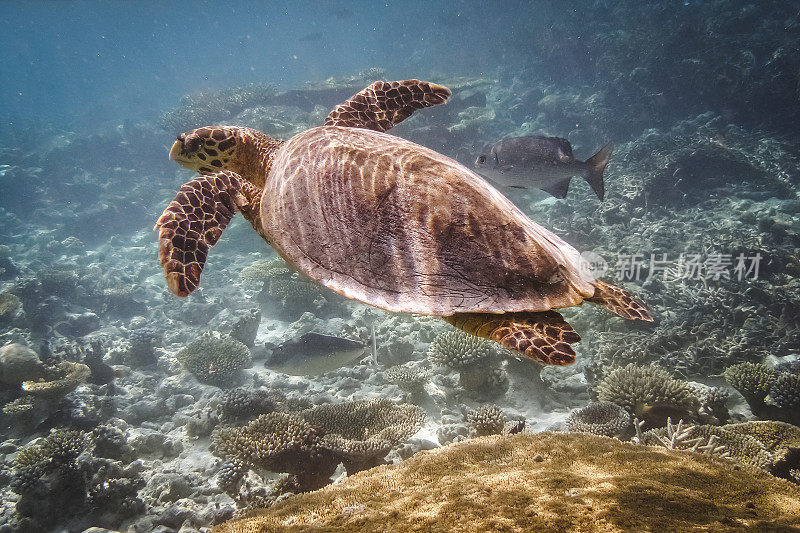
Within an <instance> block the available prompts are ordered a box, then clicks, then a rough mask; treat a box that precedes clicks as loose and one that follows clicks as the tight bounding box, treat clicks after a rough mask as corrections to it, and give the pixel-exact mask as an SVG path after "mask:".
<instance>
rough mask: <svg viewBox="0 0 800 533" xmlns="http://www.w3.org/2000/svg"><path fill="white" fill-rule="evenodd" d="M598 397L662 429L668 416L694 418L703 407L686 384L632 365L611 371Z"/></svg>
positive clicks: (659, 371) (657, 372)
mask: <svg viewBox="0 0 800 533" xmlns="http://www.w3.org/2000/svg"><path fill="white" fill-rule="evenodd" d="M597 397H598V399H599V400H600V401H601V402H612V403H615V404H617V405H619V406H620V407H623V408H625V410H627V411H628V412H629V413H631V414H634V415H636V416H637V417H639V418H640V419H643V420H645V421H646V423H647V425H648V426H650V427H658V426H663V425H664V424H666V419H667V418H668V417H673V418H675V419H678V418H682V417H687V416H694V415H695V414H696V412H697V409H698V408H699V407H700V401H699V399H698V398H697V395H696V393H695V391H694V390H693V389H692V387H690V386H689V385H688V384H687V383H685V382H684V381H681V380H678V379H673V378H672V377H670V375H669V374H668V373H667V372H665V371H664V370H661V369H659V368H656V367H653V366H649V367H642V366H637V365H634V364H633V363H631V364H629V365H627V366H625V367H623V368H617V369H615V370H612V371H611V372H609V373H608V375H606V376H605V377H604V378H603V380H602V381H601V382H600V384H599V385H598V387H597ZM676 415H679V416H676Z"/></svg>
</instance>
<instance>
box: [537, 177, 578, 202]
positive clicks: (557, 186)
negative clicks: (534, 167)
mask: <svg viewBox="0 0 800 533" xmlns="http://www.w3.org/2000/svg"><path fill="white" fill-rule="evenodd" d="M570 179H572V178H567V179H565V180H561V181H557V182H555V183H551V184H549V185H547V186H546V187H541V189H542V190H543V191H544V192H547V193H550V194H552V195H553V196H555V197H556V198H566V197H567V191H568V190H569V180H570Z"/></svg>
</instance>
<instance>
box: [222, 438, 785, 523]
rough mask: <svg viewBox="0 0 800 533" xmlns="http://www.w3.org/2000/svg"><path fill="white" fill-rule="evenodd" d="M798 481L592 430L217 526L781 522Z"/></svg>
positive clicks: (500, 442)
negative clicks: (621, 439) (633, 443)
mask: <svg viewBox="0 0 800 533" xmlns="http://www.w3.org/2000/svg"><path fill="white" fill-rule="evenodd" d="M795 527H800V487H798V486H797V485H794V484H792V483H789V482H787V481H784V480H780V479H776V478H774V477H772V476H770V475H769V474H766V473H764V472H760V471H757V470H755V469H751V468H749V467H741V466H738V467H737V466H736V465H735V464H734V463H732V462H731V461H726V460H722V459H715V458H712V457H706V456H702V455H699V454H692V453H686V452H681V451H676V450H667V449H663V448H658V449H657V448H648V447H644V446H635V445H632V444H627V443H623V442H620V441H618V440H616V439H611V438H607V437H599V436H595V435H589V434H564V433H540V434H536V435H530V434H517V435H514V436H511V437H501V436H491V437H481V438H478V439H473V440H470V441H466V442H462V443H459V444H455V445H451V446H447V447H444V448H440V449H437V450H434V451H431V452H422V453H418V454H417V455H415V456H414V457H412V458H411V459H409V460H407V461H405V462H403V463H401V464H399V465H395V466H380V467H377V468H373V469H371V470H368V471H365V472H361V473H358V474H356V475H354V476H351V477H349V478H347V479H346V480H345V481H344V482H343V483H341V484H339V485H330V486H328V487H325V488H324V489H321V490H318V491H316V492H313V493H308V494H302V495H298V496H293V497H291V498H289V499H287V500H284V501H282V502H280V503H278V504H277V505H275V506H273V507H272V508H270V509H267V510H264V511H261V512H260V514H257V515H253V516H251V517H248V518H244V519H238V520H232V521H229V522H227V523H225V524H222V525H220V526H217V527H216V528H215V529H214V532H215V533H244V532H248V533H258V532H280V531H348V532H355V531H363V532H367V531H369V532H376V531H386V532H389V531H391V532H395V531H464V532H484V531H509V532H522V531H586V532H588V531H602V532H623V531H698V530H702V531H777V530H786V531H789V530H794V528H795Z"/></svg>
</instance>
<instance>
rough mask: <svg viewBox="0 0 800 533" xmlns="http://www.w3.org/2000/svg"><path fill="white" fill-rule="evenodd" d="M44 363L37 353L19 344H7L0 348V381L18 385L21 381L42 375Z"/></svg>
mask: <svg viewBox="0 0 800 533" xmlns="http://www.w3.org/2000/svg"><path fill="white" fill-rule="evenodd" d="M43 373H44V365H42V362H41V360H40V359H39V355H38V354H37V353H36V352H34V351H33V350H31V349H30V348H28V347H27V346H23V345H21V344H7V345H6V346H3V347H2V348H0V382H2V383H4V384H6V385H16V386H19V385H20V384H21V383H22V382H23V381H30V380H35V379H38V378H39V377H42V375H43Z"/></svg>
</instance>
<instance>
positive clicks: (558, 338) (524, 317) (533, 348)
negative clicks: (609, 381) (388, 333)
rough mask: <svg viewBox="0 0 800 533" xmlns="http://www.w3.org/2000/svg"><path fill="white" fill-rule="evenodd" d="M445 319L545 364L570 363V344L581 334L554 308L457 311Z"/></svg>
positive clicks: (571, 358) (572, 357)
mask: <svg viewBox="0 0 800 533" xmlns="http://www.w3.org/2000/svg"><path fill="white" fill-rule="evenodd" d="M443 318H444V320H445V321H447V322H449V323H450V324H452V325H454V326H455V327H457V328H459V329H462V330H464V331H466V332H467V333H470V334H472V335H476V336H478V337H483V338H486V339H490V340H493V341H495V342H497V343H499V344H500V345H502V346H504V347H505V348H508V349H509V350H513V351H515V352H518V353H521V354H522V355H524V356H525V357H527V358H529V359H533V360H534V361H538V362H539V363H542V364H545V365H559V366H563V365H570V364H572V363H574V362H575V352H574V351H573V350H572V347H571V346H570V344H573V343H576V342H578V341H579V340H581V336H580V335H578V333H577V332H576V331H575V330H574V329H572V326H570V325H569V323H568V322H567V321H566V320H564V317H562V316H561V315H560V314H559V313H556V312H555V311H542V312H519V313H504V314H492V313H456V314H455V315H452V316H447V317H443Z"/></svg>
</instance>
